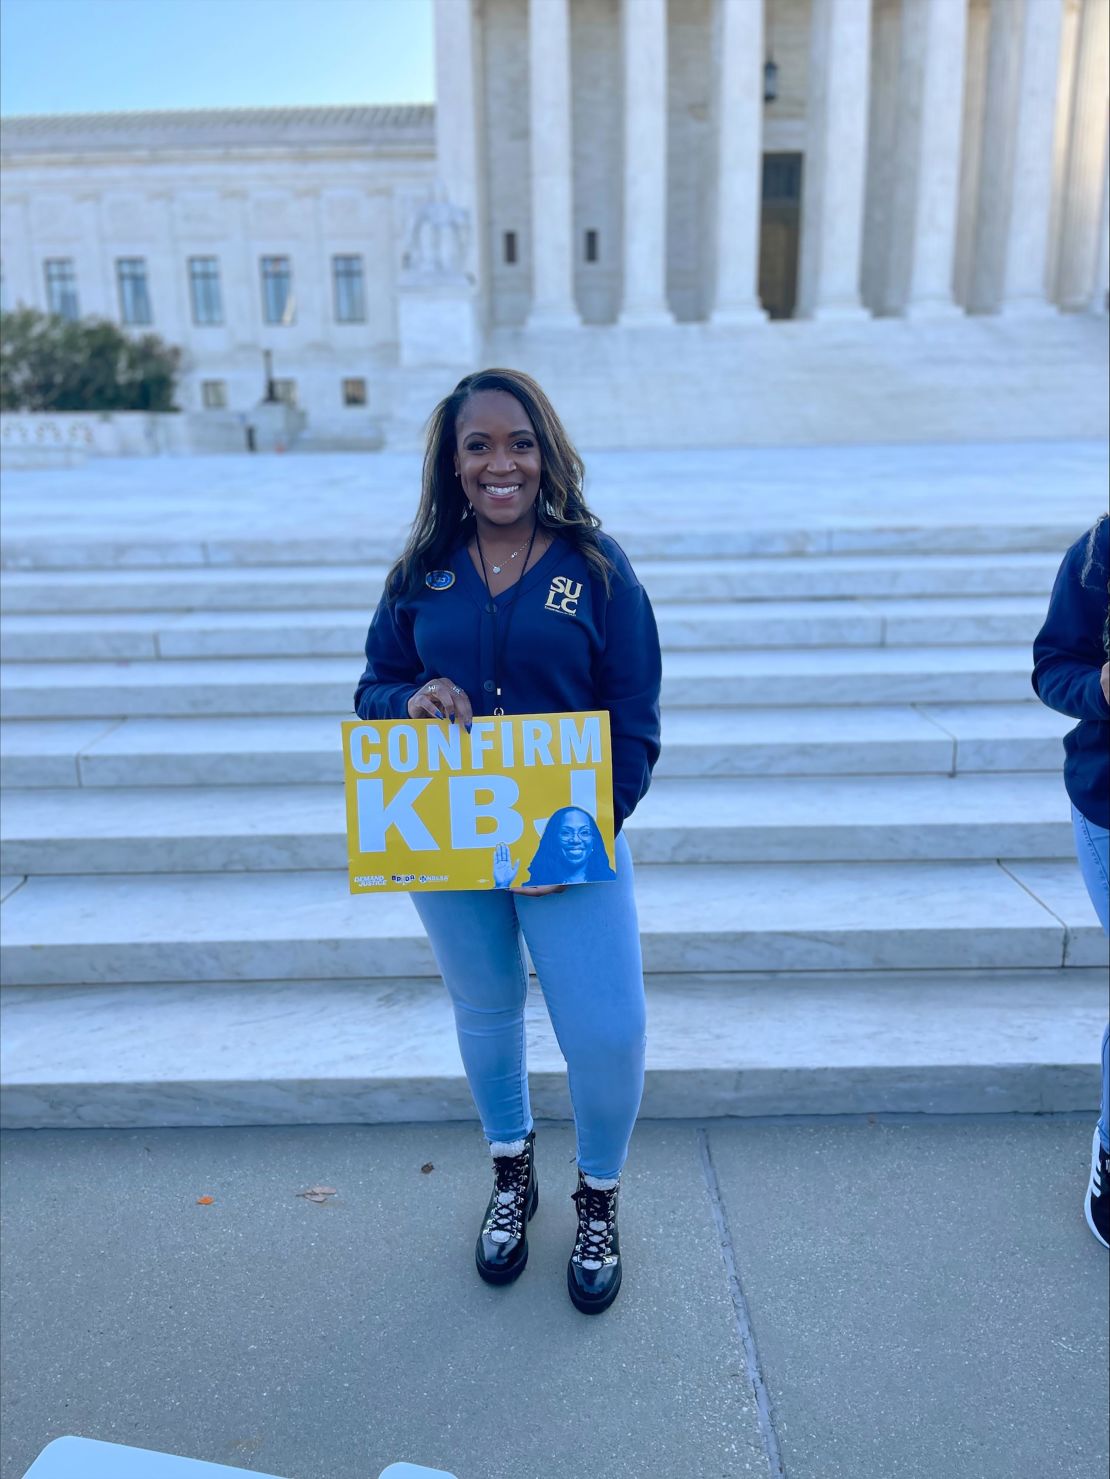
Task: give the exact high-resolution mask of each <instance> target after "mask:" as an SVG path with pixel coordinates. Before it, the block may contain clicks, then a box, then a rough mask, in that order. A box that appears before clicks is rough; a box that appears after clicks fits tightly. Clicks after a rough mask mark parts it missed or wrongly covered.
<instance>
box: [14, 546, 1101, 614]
mask: <svg viewBox="0 0 1110 1479" xmlns="http://www.w3.org/2000/svg"><path fill="white" fill-rule="evenodd" d="M1073 537H1074V536H1073ZM1059 563H1060V557H1059V555H1058V554H1056V553H1051V552H1044V553H1042V552H1038V551H1025V552H1018V553H1013V552H1011V553H992V554H991V555H990V556H989V558H985V557H984V556H983V555H982V554H981V553H977V554H939V555H931V554H905V553H903V554H874V555H822V554H814V555H781V556H768V557H760V556H748V557H745V558H731V557H730V558H707V559H701V560H698V559H685V558H684V559H659V560H642V561H638V562H637V566H636V569H637V574H638V575H639V577H640V579H641V581H642V582H643V584H644V586H645V587H646V589H647V591H648V593H649V595H650V596H651V598H652V601H653V602H664V601H737V600H758V599H763V600H773V601H784V600H810V599H813V598H815V597H844V596H847V597H868V598H875V597H887V596H902V597H905V596H955V595H981V596H987V595H993V596H1001V595H1016V596H1025V597H1032V596H1044V597H1045V598H1047V596H1048V593H1049V591H1050V590H1051V588H1052V581H1053V578H1054V577H1055V574H1056V570H1057V567H1058V566H1059ZM384 578H385V566H384V565H367V566H363V565H351V564H341V565H327V564H320V565H295V564H294V565H282V564H275V565H269V566H246V567H244V566H198V567H196V568H193V569H181V568H169V569H166V568H140V569H107V570H50V571H44V570H10V571H7V572H6V573H5V576H4V580H3V583H2V589H0V610H2V611H4V612H11V613H13V614H14V613H32V612H57V613H70V612H77V611H161V612H165V611H228V610H233V609H237V608H241V609H244V610H248V611H250V610H272V611H292V610H316V611H320V610H324V609H327V608H329V607H340V608H349V609H354V610H359V611H363V612H364V613H366V615H367V616H369V614H370V613H371V612H372V611H373V609H374V607H375V606H376V605H377V602H378V598H379V596H380V595H381V590H382V583H383V581H384Z"/></svg>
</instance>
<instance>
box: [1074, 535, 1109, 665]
mask: <svg viewBox="0 0 1110 1479" xmlns="http://www.w3.org/2000/svg"><path fill="white" fill-rule="evenodd" d="M1108 523H1110V514H1099V516H1098V518H1097V519H1096V520H1095V522H1094V523H1093V524H1092V525H1091V527H1090V528H1089V529H1088V530H1087V543H1086V545H1085V547H1084V550H1083V568H1082V570H1080V572H1079V583H1080V585H1085V586H1089V585H1090V583H1091V582H1090V576H1091V572H1092V570H1093V569H1094V566H1095V562H1096V561H1098V563H1099V564H1100V565H1101V563H1102V562H1101V560H1100V559H1099V552H1098V542H1099V537H1100V536H1101V534H1102V531H1103V529H1104V528H1105V527H1106V525H1107V524H1108ZM1102 574H1103V575H1105V576H1106V620H1105V621H1104V622H1103V624H1102V650H1103V652H1104V653H1105V655H1106V657H1107V658H1108V659H1110V570H1103V571H1102Z"/></svg>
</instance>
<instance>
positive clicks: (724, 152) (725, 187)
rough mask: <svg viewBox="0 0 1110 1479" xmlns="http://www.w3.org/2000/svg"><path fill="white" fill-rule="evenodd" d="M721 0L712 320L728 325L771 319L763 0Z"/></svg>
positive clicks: (715, 322)
mask: <svg viewBox="0 0 1110 1479" xmlns="http://www.w3.org/2000/svg"><path fill="white" fill-rule="evenodd" d="M719 4H720V60H719V63H718V65H719V67H720V76H719V81H718V96H719V98H720V109H721V117H720V134H719V139H718V156H717V297H716V302H715V303H714V306H713V312H712V315H711V316H710V322H711V323H714V324H721V325H728V326H731V325H734V324H753V323H763V322H765V321H766V318H767V315H766V313H765V312H764V310H763V306H762V304H761V303H760V301H759V224H760V221H759V218H760V208H761V204H762V193H763V6H764V0H719Z"/></svg>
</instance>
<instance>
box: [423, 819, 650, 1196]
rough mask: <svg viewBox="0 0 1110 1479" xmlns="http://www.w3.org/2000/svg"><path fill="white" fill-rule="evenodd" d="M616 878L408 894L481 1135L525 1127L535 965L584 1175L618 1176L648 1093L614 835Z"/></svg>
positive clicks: (630, 895) (622, 857)
mask: <svg viewBox="0 0 1110 1479" xmlns="http://www.w3.org/2000/svg"><path fill="white" fill-rule="evenodd" d="M615 861H616V866H617V877H616V879H615V880H614V881H613V882H604V883H578V884H572V885H571V886H570V887H569V888H567V889H566V891H565V892H564V893H561V894H544V895H538V896H531V897H530V896H528V895H527V894H513V893H510V892H509V891H508V890H507V889H493V890H490V891H488V892H481V891H477V890H467V891H460V892H452V893H421V894H413V895H412V901H413V903H414V904H415V905H416V910H417V913H418V914H419V915H420V918H421V921H422V923H423V925H424V928H425V930H426V931H427V934H428V939H429V941H430V942H431V946H432V950H433V952H434V953H435V958H436V962H437V964H438V965H439V969H440V972H441V973H442V975H443V979H444V982H445V983H446V986H447V990H448V992H449V993H450V996H451V1000H452V1003H453V1006H454V1011H455V1027H456V1030H457V1033H458V1039H459V1051H460V1052H461V1054H462V1060H463V1065H464V1067H465V1068H466V1076H467V1081H468V1082H469V1084H470V1090H471V1093H472V1094H473V1095H474V1102H475V1104H476V1105H477V1108H478V1114H479V1116H480V1117H481V1121H482V1129H483V1131H484V1133H485V1136H486V1139H487V1140H489V1141H494V1140H520V1139H522V1138H523V1137H524V1136H525V1135H527V1134H528V1133H529V1131H530V1130H531V1129H532V1124H533V1122H532V1112H531V1106H530V1102H529V1097H528V1069H527V1063H526V1057H525V1039H524V1002H525V997H526V995H527V987H528V978H527V975H526V973H525V968H524V959H523V956H522V954H521V948H520V945H521V934H522V933H523V936H524V939H525V941H526V942H527V944H528V951H529V953H530V955H531V957H532V961H533V964H534V965H535V967H536V975H537V976H538V978H539V983H540V988H541V990H542V991H543V994H544V1000H545V1001H546V1003H547V1010H548V1014H549V1016H550V1018H551V1025H552V1027H553V1028H554V1030H555V1037H556V1040H557V1041H558V1044H559V1048H560V1050H561V1051H562V1054H563V1057H564V1059H565V1060H566V1064H567V1079H568V1083H569V1087H570V1099H571V1105H572V1107H573V1110H574V1122H575V1127H576V1130H577V1135H578V1146H577V1149H578V1165H579V1167H580V1169H581V1170H582V1171H584V1172H585V1174H586V1175H587V1176H597V1177H605V1178H611V1177H614V1176H619V1175H620V1172H621V1170H622V1168H623V1166H624V1163H625V1160H626V1158H627V1155H628V1145H629V1141H630V1139H631V1137H632V1129H633V1126H634V1125H635V1123H636V1115H637V1113H638V1112H639V1108H640V1100H641V1099H642V1098H643V1092H644V1052H645V1047H646V1043H647V1037H646V1016H647V1013H646V1004H645V1001H644V972H643V963H642V960H641V957H640V931H639V924H638V921H637V917H636V899H635V894H634V892H633V876H632V856H631V853H630V852H629V848H628V843H627V842H626V841H625V839H624V834H623V833H619V834H618V836H617V841H616V852H615Z"/></svg>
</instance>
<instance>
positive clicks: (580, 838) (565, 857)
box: [526, 806, 617, 884]
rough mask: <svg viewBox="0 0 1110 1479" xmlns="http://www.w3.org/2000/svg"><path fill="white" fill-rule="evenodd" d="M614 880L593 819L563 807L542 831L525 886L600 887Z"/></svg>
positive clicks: (585, 813)
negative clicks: (593, 884) (588, 885)
mask: <svg viewBox="0 0 1110 1479" xmlns="http://www.w3.org/2000/svg"><path fill="white" fill-rule="evenodd" d="M616 876H617V875H616V873H615V872H614V871H613V869H612V868H611V867H610V866H609V859H608V857H607V855H606V852H605V840H604V838H603V837H602V835H601V829H600V828H599V827H598V825H597V823H596V822H595V821H594V819H593V817H592V816H590V814H589V812H588V811H583V810H582V808H581V807H580V806H563V807H560V808H559V810H558V811H557V812H555V813H554V814H553V815H552V816H551V817H550V819H549V820H548V823H547V826H546V827H545V828H544V829H543V836H542V837H541V838H540V842H539V846H538V847H537V848H536V851H535V855H534V856H533V858H532V861H531V863H530V864H529V865H528V877H527V879H526V882H527V883H529V884H544V883H600V882H602V881H604V880H608V879H613V878H616Z"/></svg>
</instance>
